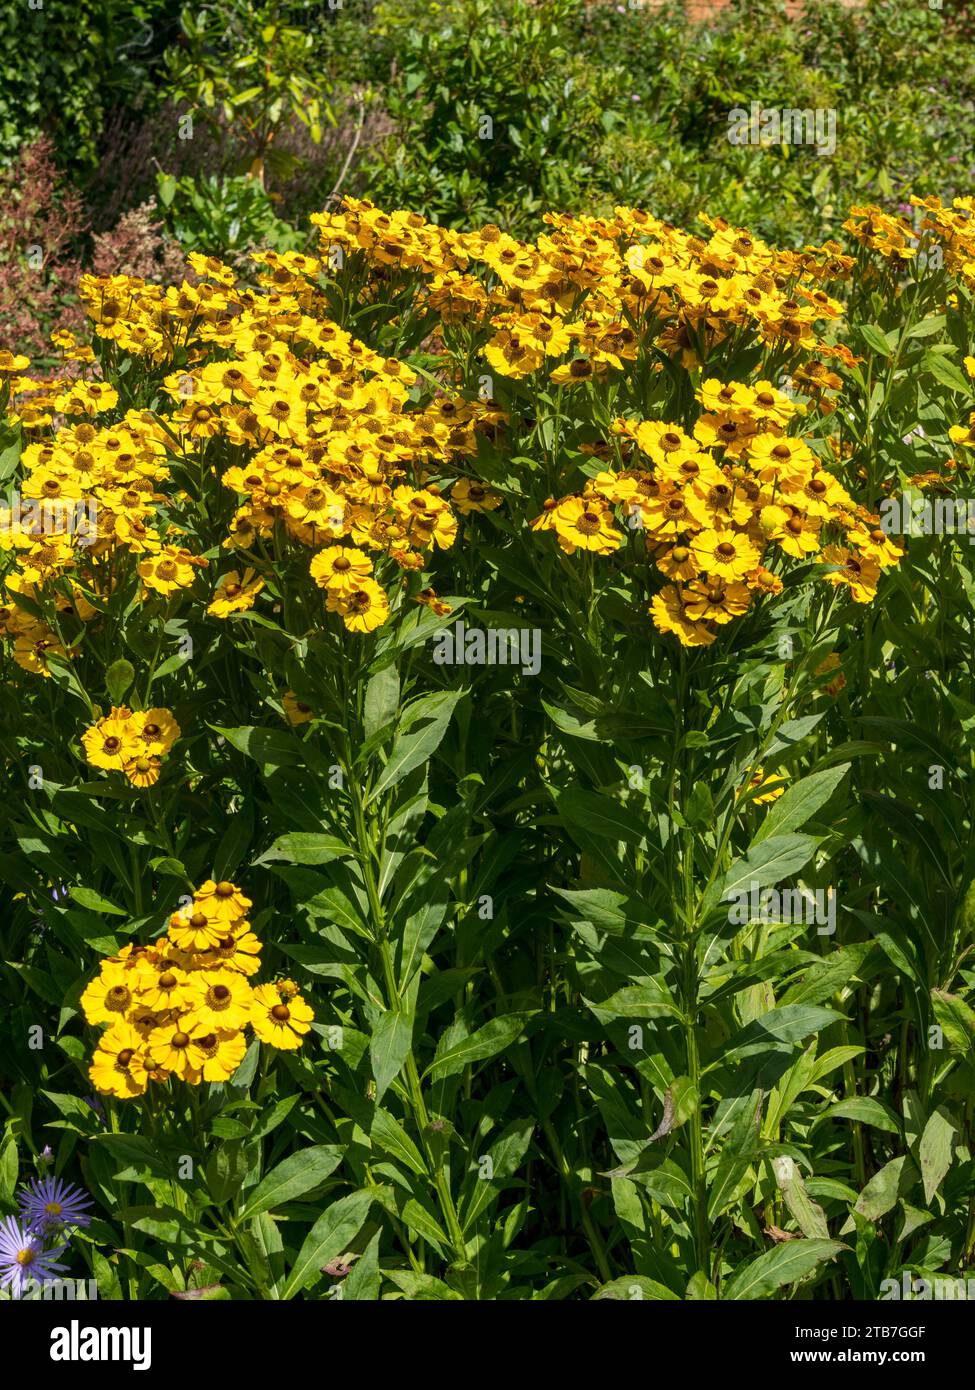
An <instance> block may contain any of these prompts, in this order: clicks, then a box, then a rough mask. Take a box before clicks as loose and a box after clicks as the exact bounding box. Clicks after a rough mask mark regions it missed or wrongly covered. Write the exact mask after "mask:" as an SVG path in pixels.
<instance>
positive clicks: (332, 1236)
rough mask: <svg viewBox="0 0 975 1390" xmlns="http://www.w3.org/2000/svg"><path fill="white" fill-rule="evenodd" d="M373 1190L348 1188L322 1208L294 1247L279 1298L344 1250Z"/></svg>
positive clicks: (296, 1289) (298, 1287) (297, 1290)
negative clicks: (295, 1253) (347, 1192)
mask: <svg viewBox="0 0 975 1390" xmlns="http://www.w3.org/2000/svg"><path fill="white" fill-rule="evenodd" d="M374 1198H375V1193H374V1192H368V1191H362V1192H352V1193H350V1195H349V1196H348V1197H342V1198H340V1199H339V1200H338V1201H337V1202H333V1203H332V1204H331V1206H330V1207H328V1208H326V1210H325V1211H323V1212H322V1214H321V1216H320V1217H319V1218H318V1220H317V1221H316V1222H315V1224H314V1226H312V1228H311V1230H310V1231H309V1232H308V1235H307V1236H306V1237H305V1241H304V1244H303V1245H302V1247H301V1249H300V1250H299V1251H298V1258H297V1259H296V1260H295V1263H294V1265H293V1267H292V1270H291V1273H290V1274H289V1276H288V1279H287V1282H286V1283H285V1286H284V1289H283V1290H282V1293H281V1297H282V1298H294V1296H295V1295H296V1294H298V1293H300V1292H301V1290H302V1289H303V1288H305V1287H306V1286H307V1285H308V1284H311V1283H313V1282H314V1281H315V1279H316V1278H317V1277H318V1274H319V1271H320V1270H321V1268H322V1266H323V1265H326V1264H328V1263H329V1261H330V1260H334V1259H336V1258H337V1257H338V1256H339V1255H342V1254H344V1253H345V1251H346V1250H348V1248H349V1246H350V1245H351V1244H352V1242H353V1240H354V1239H355V1237H356V1235H357V1234H358V1232H359V1230H360V1229H361V1227H362V1224H363V1222H364V1221H365V1219H366V1217H367V1216H368V1215H369V1208H370V1207H371V1206H372V1203H373V1200H374Z"/></svg>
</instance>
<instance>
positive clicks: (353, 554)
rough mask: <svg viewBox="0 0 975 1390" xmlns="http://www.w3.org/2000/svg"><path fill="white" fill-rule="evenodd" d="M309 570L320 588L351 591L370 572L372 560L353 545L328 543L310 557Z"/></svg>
mask: <svg viewBox="0 0 975 1390" xmlns="http://www.w3.org/2000/svg"><path fill="white" fill-rule="evenodd" d="M309 570H310V573H311V577H312V579H314V581H315V583H316V584H317V585H318V587H319V588H320V589H331V590H335V591H336V592H344V593H351V592H352V590H354V589H356V588H357V587H358V586H359V584H360V583H361V582H362V580H363V579H367V578H368V577H369V575H370V574H372V561H371V560H370V558H369V556H368V555H366V554H365V552H364V551H362V550H357V549H356V548H355V547H354V546H345V545H330V546H327V547H326V549H325V550H320V551H319V552H318V554H317V555H315V556H313V557H312V562H311V565H310V566H309Z"/></svg>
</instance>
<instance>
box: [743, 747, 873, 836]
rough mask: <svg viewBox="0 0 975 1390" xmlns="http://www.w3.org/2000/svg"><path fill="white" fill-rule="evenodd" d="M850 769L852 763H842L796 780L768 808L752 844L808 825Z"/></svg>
mask: <svg viewBox="0 0 975 1390" xmlns="http://www.w3.org/2000/svg"><path fill="white" fill-rule="evenodd" d="M849 770H850V764H849V763H841V764H840V765H839V767H830V768H826V769H825V770H824V771H823V772H813V773H811V774H810V776H808V777H803V779H802V780H801V781H800V782H796V783H794V784H793V785H792V786H791V787H789V788H788V789H787V790H786V791H784V792H783V793H782V795H781V796H780V797H779V799H778V801H776V802H775V803H774V805H773V806H772V807H771V808H770V809H769V812H768V814H767V815H766V817H765V820H764V821H763V823H762V826H761V828H760V829H759V832H758V834H757V835H756V836H755V839H754V840H753V841H752V844H753V845H757V844H760V843H761V842H762V841H763V840H767V839H769V838H770V836H772V835H784V834H786V833H787V832H788V831H790V830H798V829H799V827H800V826H802V825H805V823H806V821H807V820H809V818H810V816H814V815H815V814H816V812H817V811H818V810H819V809H820V807H821V806H825V804H826V802H827V801H828V800H829V799H830V797H831V796H832V795H833V793H834V792H835V791H836V788H837V787H838V786H839V784H840V783H841V782H842V781H843V778H844V777H845V776H846V774H847V772H848V771H849Z"/></svg>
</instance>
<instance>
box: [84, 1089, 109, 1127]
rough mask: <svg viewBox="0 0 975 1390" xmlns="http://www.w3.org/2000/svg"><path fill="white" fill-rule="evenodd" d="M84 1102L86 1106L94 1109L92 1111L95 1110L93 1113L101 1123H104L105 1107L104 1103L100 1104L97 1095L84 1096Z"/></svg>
mask: <svg viewBox="0 0 975 1390" xmlns="http://www.w3.org/2000/svg"><path fill="white" fill-rule="evenodd" d="M85 1104H86V1105H87V1106H89V1107H90V1108H91V1109H92V1110H94V1112H95V1114H96V1115H97V1116H98V1118H99V1120H101V1122H102V1124H104V1123H105V1107H104V1105H102V1103H101V1101H100V1100H99V1099H98V1097H97V1096H85Z"/></svg>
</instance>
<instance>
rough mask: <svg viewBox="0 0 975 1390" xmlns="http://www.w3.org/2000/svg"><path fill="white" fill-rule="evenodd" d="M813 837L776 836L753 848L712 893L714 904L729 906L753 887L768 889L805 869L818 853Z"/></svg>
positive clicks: (816, 843)
mask: <svg viewBox="0 0 975 1390" xmlns="http://www.w3.org/2000/svg"><path fill="white" fill-rule="evenodd" d="M818 843H819V842H818V840H816V839H815V838H814V837H813V836H812V835H773V836H772V837H771V838H770V839H768V840H762V841H760V842H758V843H754V844H752V845H751V846H750V847H749V849H748V852H747V854H745V856H744V857H743V858H741V859H738V860H737V861H736V862H735V863H734V864H732V866H731V868H730V869H729V870H728V872H727V874H726V875H725V878H724V881H723V883H722V884H721V888H720V891H719V892H716V891H715V890H714V889H712V893H711V894H710V895H709V897H710V898H711V899H712V900H716V901H720V902H727V901H729V900H730V899H731V897H732V896H733V895H737V894H739V893H747V892H748V891H749V889H750V888H751V886H752V884H755V885H756V887H758V888H767V887H770V886H771V885H772V884H775V883H779V882H780V881H781V880H782V879H783V878H787V877H789V875H790V874H796V873H798V872H799V870H800V869H802V868H803V867H804V866H805V865H806V864H808V862H809V860H810V859H811V858H812V856H813V855H814V854H815V852H816V846H817V845H818Z"/></svg>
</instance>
